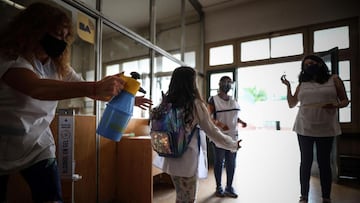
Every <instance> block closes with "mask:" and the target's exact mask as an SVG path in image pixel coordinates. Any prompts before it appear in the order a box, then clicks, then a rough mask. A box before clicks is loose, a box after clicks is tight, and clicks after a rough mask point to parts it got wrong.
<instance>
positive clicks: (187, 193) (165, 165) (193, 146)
mask: <svg viewBox="0 0 360 203" xmlns="http://www.w3.org/2000/svg"><path fill="white" fill-rule="evenodd" d="M165 97H166V101H168V102H169V103H172V105H173V106H176V107H184V108H185V112H186V113H185V124H186V125H187V128H186V129H187V131H188V132H190V131H191V129H193V128H194V126H196V125H199V126H200V128H201V130H203V131H205V133H206V136H207V137H208V138H209V139H210V140H212V141H213V142H214V143H215V144H216V145H218V146H219V147H221V148H224V149H228V150H231V151H233V152H235V151H237V150H238V149H239V148H240V140H233V139H232V138H231V137H230V136H228V135H225V134H223V133H222V132H221V131H220V130H219V128H217V127H216V126H215V125H214V124H213V122H212V120H211V118H210V114H209V112H208V110H207V107H206V104H205V102H204V101H203V100H202V98H201V96H200V94H199V90H198V88H197V84H196V71H195V70H194V69H193V68H191V67H179V68H176V69H175V70H174V72H173V74H172V76H171V81H170V85H169V89H168V92H167V93H166V94H165ZM198 141H199V140H198V136H196V135H194V136H193V137H192V139H191V141H190V144H189V146H188V148H187V150H186V151H185V152H184V154H183V155H182V156H181V157H179V158H163V157H161V158H160V157H157V158H155V161H154V165H155V166H157V167H159V168H160V169H162V170H163V171H164V172H165V173H168V174H169V175H170V176H171V178H172V180H173V183H174V185H175V190H176V202H177V203H180V202H181V203H185V202H186V203H190V202H195V201H196V193H197V187H198V177H201V175H200V174H204V171H201V170H200V169H203V170H207V166H205V167H199V166H201V165H202V166H203V164H204V163H206V156H204V154H202V153H203V152H204V151H206V149H204V146H206V139H205V137H202V138H201V137H200V142H201V143H200V146H201V147H200V148H199V145H198ZM159 160H161V161H159Z"/></svg>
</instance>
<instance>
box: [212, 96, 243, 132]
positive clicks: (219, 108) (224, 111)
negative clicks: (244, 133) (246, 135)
mask: <svg viewBox="0 0 360 203" xmlns="http://www.w3.org/2000/svg"><path fill="white" fill-rule="evenodd" d="M213 99H214V105H215V113H216V120H218V121H220V122H222V123H224V124H226V125H227V126H228V127H229V130H226V131H223V132H224V133H225V134H227V135H230V136H231V137H232V138H233V139H237V137H236V136H237V135H238V118H239V112H240V105H239V104H238V103H237V102H236V100H234V99H233V98H232V97H230V98H229V100H224V99H222V98H221V97H220V96H219V95H215V96H213Z"/></svg>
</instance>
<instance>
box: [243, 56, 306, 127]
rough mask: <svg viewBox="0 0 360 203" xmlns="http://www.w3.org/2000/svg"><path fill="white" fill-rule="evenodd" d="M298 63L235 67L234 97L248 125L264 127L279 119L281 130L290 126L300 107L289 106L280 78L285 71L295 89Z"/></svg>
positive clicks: (299, 63)
mask: <svg viewBox="0 0 360 203" xmlns="http://www.w3.org/2000/svg"><path fill="white" fill-rule="evenodd" d="M300 66H301V61H295V62H288V63H277V64H270V65H261V66H251V67H241V68H238V69H237V73H238V75H237V89H236V91H237V93H238V97H237V100H238V101H239V102H240V108H241V112H240V113H241V118H242V119H243V120H246V121H247V123H248V126H256V127H264V126H265V125H268V123H269V121H270V122H275V121H280V123H281V129H287V130H291V129H292V127H293V125H294V121H295V118H296V114H297V111H298V109H299V108H291V109H290V108H289V106H288V103H287V100H286V92H287V90H286V86H285V85H283V84H282V83H281V81H280V77H281V75H283V74H286V78H287V79H288V80H289V82H290V83H291V88H292V92H294V91H295V89H296V86H297V85H298V75H299V72H300Z"/></svg>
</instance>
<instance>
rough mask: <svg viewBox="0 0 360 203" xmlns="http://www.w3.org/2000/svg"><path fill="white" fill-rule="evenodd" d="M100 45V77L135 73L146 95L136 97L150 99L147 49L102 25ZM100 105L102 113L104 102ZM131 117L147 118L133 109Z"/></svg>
mask: <svg viewBox="0 0 360 203" xmlns="http://www.w3.org/2000/svg"><path fill="white" fill-rule="evenodd" d="M102 44H103V47H102V70H101V73H102V77H105V76H108V75H114V74H118V73H121V72H124V74H125V75H126V76H131V72H137V73H139V74H140V79H139V80H138V81H139V82H140V84H141V87H142V88H143V89H144V90H145V91H146V93H145V94H144V93H141V92H138V93H137V94H136V95H137V96H140V95H141V96H142V95H144V96H145V97H147V98H150V95H149V94H150V75H149V73H150V59H149V48H148V47H146V46H144V45H142V44H140V43H138V42H136V41H135V40H132V39H130V38H129V37H127V36H125V35H124V34H122V33H120V32H118V31H116V30H114V29H112V28H110V27H109V26H107V25H104V29H103V37H102ZM101 103H102V104H101V111H103V110H104V108H105V102H101ZM133 117H135V118H136V117H138V118H139V117H148V111H145V110H141V109H140V108H137V107H135V108H134V112H133Z"/></svg>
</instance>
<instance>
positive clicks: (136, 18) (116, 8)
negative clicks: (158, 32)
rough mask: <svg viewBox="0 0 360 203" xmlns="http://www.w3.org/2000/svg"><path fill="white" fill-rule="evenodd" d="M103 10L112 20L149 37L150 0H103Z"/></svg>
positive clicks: (146, 37)
mask: <svg viewBox="0 0 360 203" xmlns="http://www.w3.org/2000/svg"><path fill="white" fill-rule="evenodd" d="M167 5H168V4H167ZM101 10H102V13H103V14H104V15H105V16H106V17H108V18H109V19H110V20H111V21H113V22H115V23H117V24H120V25H122V26H124V27H126V28H127V29H130V30H132V31H134V32H135V33H137V34H138V35H140V36H142V37H143V38H145V39H149V24H150V0H141V1H139V0H136V1H133V0H105V1H104V0H103V1H102V7H101Z"/></svg>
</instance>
